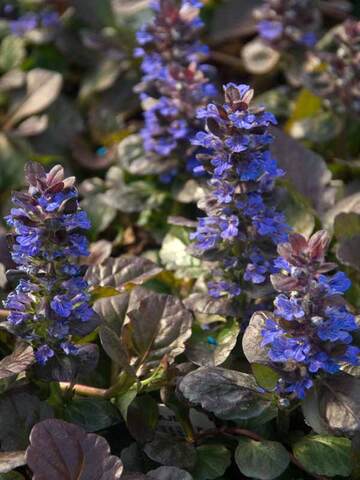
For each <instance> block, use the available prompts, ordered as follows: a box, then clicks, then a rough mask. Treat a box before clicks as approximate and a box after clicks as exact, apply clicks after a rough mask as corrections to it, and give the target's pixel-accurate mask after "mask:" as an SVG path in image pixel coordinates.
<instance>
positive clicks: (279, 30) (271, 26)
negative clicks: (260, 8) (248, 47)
mask: <svg viewBox="0 0 360 480" xmlns="http://www.w3.org/2000/svg"><path fill="white" fill-rule="evenodd" d="M257 29H258V32H259V34H260V37H261V38H263V39H264V40H270V41H274V40H278V39H279V38H281V36H282V34H283V31H284V27H283V25H282V23H281V22H277V21H273V22H272V21H270V20H262V21H261V22H259V23H258V24H257Z"/></svg>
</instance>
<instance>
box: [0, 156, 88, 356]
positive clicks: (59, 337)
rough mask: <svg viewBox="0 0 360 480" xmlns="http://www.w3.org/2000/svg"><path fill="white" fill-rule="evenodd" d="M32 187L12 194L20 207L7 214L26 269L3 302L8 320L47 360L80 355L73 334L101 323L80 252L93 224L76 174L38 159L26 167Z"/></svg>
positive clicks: (17, 258) (15, 257) (84, 250)
mask: <svg viewBox="0 0 360 480" xmlns="http://www.w3.org/2000/svg"><path fill="white" fill-rule="evenodd" d="M26 178H27V181H28V183H29V190H28V192H26V193H24V192H16V193H14V194H13V203H14V204H15V208H13V209H12V210H11V213H10V215H9V216H8V217H7V218H6V220H7V223H8V224H9V225H10V226H11V227H13V228H14V231H15V234H14V242H13V248H12V258H13V260H14V262H15V263H16V264H17V265H18V267H17V268H18V270H19V271H20V272H22V273H23V278H22V279H21V280H20V281H19V284H18V286H17V287H16V289H15V291H13V292H12V293H10V294H9V296H8V298H7V299H6V301H5V302H4V305H5V308H7V309H8V310H9V311H10V313H9V315H8V319H7V322H8V325H9V328H10V329H11V331H13V332H14V333H15V334H16V335H17V336H19V337H20V338H22V339H24V340H25V341H27V342H29V343H31V344H32V345H33V347H34V349H35V357H36V359H37V361H38V362H39V363H40V364H45V363H46V362H47V361H48V360H49V358H52V357H54V356H55V355H56V354H66V355H76V353H77V347H76V346H75V345H74V343H73V342H72V340H71V338H72V336H73V335H86V334H88V333H90V332H91V331H92V330H93V329H94V327H95V326H96V325H97V315H96V314H95V312H94V310H93V309H92V307H91V306H90V303H89V301H90V295H89V292H88V284H87V282H86V281H85V280H84V278H83V273H84V272H83V268H82V267H81V266H80V265H79V257H81V256H87V255H88V241H87V239H86V237H85V236H84V231H85V230H87V229H89V228H90V222H89V219H88V217H87V214H86V213H85V212H83V211H81V210H80V208H79V204H78V199H77V195H78V194H77V190H76V188H75V186H74V182H75V178H74V177H70V178H64V170H63V168H62V167H61V166H60V165H58V166H55V167H54V168H53V169H52V170H51V171H50V172H49V173H46V172H45V170H44V169H43V167H42V166H41V165H40V164H37V163H30V164H28V165H27V167H26Z"/></svg>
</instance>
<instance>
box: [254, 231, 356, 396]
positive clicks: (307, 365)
mask: <svg viewBox="0 0 360 480" xmlns="http://www.w3.org/2000/svg"><path fill="white" fill-rule="evenodd" d="M328 244H329V236H328V234H327V233H326V232H325V231H319V232H317V233H315V234H314V235H313V236H312V237H311V238H310V239H309V240H307V239H305V238H304V237H303V236H302V235H299V234H292V235H290V237H289V242H287V243H284V244H281V245H279V246H278V252H279V255H280V257H279V258H277V260H276V264H277V266H278V268H279V269H281V271H280V272H279V273H277V274H275V275H273V276H272V284H273V286H274V288H275V289H276V290H277V291H278V292H279V295H278V296H277V297H276V298H275V301H274V306H275V309H274V311H273V312H272V313H271V314H267V313H265V318H266V320H265V323H264V328H263V329H262V332H261V334H262V337H263V340H262V346H263V347H264V348H265V349H266V352H267V356H268V359H269V361H270V365H271V366H272V367H273V368H274V369H275V370H277V371H278V372H279V373H280V379H279V382H278V385H277V391H278V393H279V394H280V395H285V396H286V395H289V396H290V397H298V398H304V396H305V394H306V391H307V390H308V389H310V388H311V387H312V386H313V385H314V380H315V379H316V378H321V377H326V376H329V375H333V374H336V373H339V371H340V369H341V366H342V365H345V364H348V365H354V366H356V365H359V363H360V362H359V360H360V357H359V354H360V349H359V348H358V347H356V346H354V345H352V341H353V339H352V335H351V332H354V331H355V330H357V329H358V326H357V324H356V320H355V316H354V315H353V314H352V313H351V312H350V311H349V309H348V308H347V306H346V302H345V300H344V298H343V294H344V292H346V290H348V289H349V288H350V286H351V282H350V280H349V279H348V277H347V276H346V275H345V274H344V273H343V272H336V273H333V272H334V270H335V269H336V265H335V264H334V263H329V262H327V261H326V258H325V254H326V250H327V247H328ZM330 272H332V273H330Z"/></svg>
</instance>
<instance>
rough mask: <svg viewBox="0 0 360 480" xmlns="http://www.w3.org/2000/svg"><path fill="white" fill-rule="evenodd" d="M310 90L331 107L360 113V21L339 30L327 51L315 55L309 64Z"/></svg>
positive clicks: (348, 21) (349, 23)
mask: <svg viewBox="0 0 360 480" xmlns="http://www.w3.org/2000/svg"><path fill="white" fill-rule="evenodd" d="M308 69H309V72H308V80H309V84H310V88H311V89H312V90H313V91H314V92H315V93H316V94H318V95H320V96H322V97H324V98H325V99H326V100H327V101H328V102H329V104H330V105H331V106H332V107H335V108H336V109H338V110H340V111H342V112H343V113H344V112H352V113H355V114H357V115H359V114H360V81H359V78H360V21H358V20H351V19H349V20H347V21H346V22H344V23H343V24H342V25H341V26H340V27H338V28H337V29H336V30H335V32H334V35H333V38H332V41H331V42H330V44H329V45H328V46H327V48H326V49H324V50H317V51H315V52H313V54H312V57H311V61H310V63H309V67H308Z"/></svg>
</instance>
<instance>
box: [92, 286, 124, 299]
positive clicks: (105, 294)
mask: <svg viewBox="0 0 360 480" xmlns="http://www.w3.org/2000/svg"><path fill="white" fill-rule="evenodd" d="M119 293H120V292H119V290H116V288H114V287H101V286H99V287H95V288H94V290H92V291H91V302H92V303H95V302H96V301H97V300H100V299H101V298H109V297H115V296H116V295H119Z"/></svg>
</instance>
